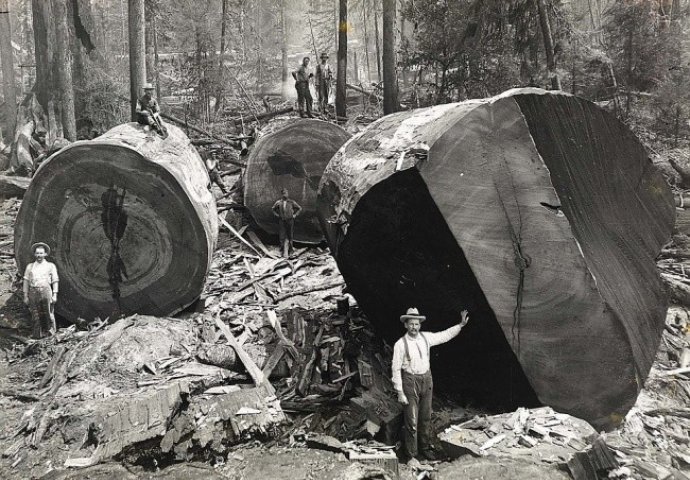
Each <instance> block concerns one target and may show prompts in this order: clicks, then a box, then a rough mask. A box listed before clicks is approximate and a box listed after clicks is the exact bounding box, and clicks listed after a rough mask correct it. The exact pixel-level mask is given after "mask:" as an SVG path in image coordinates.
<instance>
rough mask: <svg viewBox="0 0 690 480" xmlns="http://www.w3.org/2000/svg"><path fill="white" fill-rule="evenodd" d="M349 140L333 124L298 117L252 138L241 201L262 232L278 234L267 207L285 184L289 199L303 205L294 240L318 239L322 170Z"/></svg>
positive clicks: (308, 240)
mask: <svg viewBox="0 0 690 480" xmlns="http://www.w3.org/2000/svg"><path fill="white" fill-rule="evenodd" d="M349 138H350V134H349V133H347V132H346V131H345V130H343V129H342V128H340V127H339V126H337V125H334V124H332V123H329V122H324V121H322V120H298V121H295V122H292V123H290V124H289V125H288V126H286V127H284V128H282V129H280V130H278V131H276V132H274V133H271V134H269V135H266V136H265V137H262V138H261V139H260V140H259V141H257V142H256V145H255V146H254V149H253V150H252V152H251V154H250V155H249V160H248V161H247V169H246V171H245V177H244V204H245V206H246V207H247V208H248V209H249V212H250V213H251V215H252V217H253V218H254V220H255V221H256V223H257V224H258V225H259V227H261V229H262V230H264V231H265V232H268V233H271V234H274V235H277V234H278V221H277V219H276V217H275V216H274V215H273V211H272V208H273V204H274V203H275V201H276V200H278V199H279V198H280V196H281V193H280V192H281V190H282V189H283V188H287V189H288V191H289V192H290V198H292V199H293V200H295V201H296V202H297V203H299V204H300V206H301V207H302V208H303V209H304V210H303V211H302V213H301V214H300V216H299V217H297V219H296V220H295V230H294V238H295V240H296V241H298V242H304V243H319V242H321V241H322V240H323V233H322V232H321V228H320V227H319V221H318V219H317V217H316V192H317V189H318V186H319V181H320V180H321V175H322V174H323V170H324V168H326V165H327V164H328V162H329V161H330V160H331V158H332V157H333V154H334V153H335V152H337V151H338V149H339V148H340V147H341V146H342V145H343V144H344V143H345V142H346V141H347V140H348V139H349Z"/></svg>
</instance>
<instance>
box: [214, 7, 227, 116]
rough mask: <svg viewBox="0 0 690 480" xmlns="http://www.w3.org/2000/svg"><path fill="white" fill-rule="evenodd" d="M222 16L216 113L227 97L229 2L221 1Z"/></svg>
mask: <svg viewBox="0 0 690 480" xmlns="http://www.w3.org/2000/svg"><path fill="white" fill-rule="evenodd" d="M221 5H222V6H221V14H220V54H219V55H218V85H217V87H218V88H217V93H216V112H218V111H219V110H220V109H221V107H222V106H223V99H224V95H225V93H224V92H225V84H224V81H223V74H224V65H225V64H224V62H225V40H226V38H227V34H226V31H227V28H228V0H221Z"/></svg>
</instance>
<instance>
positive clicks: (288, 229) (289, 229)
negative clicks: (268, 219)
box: [278, 218, 295, 252]
mask: <svg viewBox="0 0 690 480" xmlns="http://www.w3.org/2000/svg"><path fill="white" fill-rule="evenodd" d="M294 230H295V220H294V219H292V218H290V219H287V220H283V219H282V218H281V219H280V220H278V238H279V239H280V248H281V250H282V249H284V248H285V242H288V250H289V251H290V252H292V233H293V231H294Z"/></svg>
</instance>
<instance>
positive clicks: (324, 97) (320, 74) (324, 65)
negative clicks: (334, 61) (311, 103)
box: [315, 52, 333, 114]
mask: <svg viewBox="0 0 690 480" xmlns="http://www.w3.org/2000/svg"><path fill="white" fill-rule="evenodd" d="M315 82H316V91H317V93H318V97H319V110H320V111H321V113H323V114H326V112H327V109H328V96H329V95H330V93H331V83H332V82H333V70H332V69H331V66H330V64H329V63H328V54H327V53H326V52H323V53H322V54H321V63H320V64H319V65H317V66H316V77H315Z"/></svg>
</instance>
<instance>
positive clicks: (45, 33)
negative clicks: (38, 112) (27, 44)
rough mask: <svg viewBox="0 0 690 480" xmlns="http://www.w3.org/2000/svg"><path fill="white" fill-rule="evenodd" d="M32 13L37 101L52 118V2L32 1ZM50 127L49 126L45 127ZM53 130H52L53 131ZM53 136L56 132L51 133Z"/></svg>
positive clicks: (43, 0)
mask: <svg viewBox="0 0 690 480" xmlns="http://www.w3.org/2000/svg"><path fill="white" fill-rule="evenodd" d="M31 11H32V19H33V30H34V56H35V61H36V84H35V85H34V91H35V92H36V99H37V100H38V103H39V104H40V105H41V107H43V111H44V112H45V114H46V115H47V116H48V117H50V115H51V114H52V109H53V86H54V85H55V83H54V81H53V46H54V44H55V42H54V38H55V36H54V32H53V24H52V21H51V19H52V18H53V12H52V8H51V2H47V1H45V0H32V2H31ZM46 120H47V119H46ZM45 126H46V127H47V126H48V125H47V124H46V125H45ZM51 130H52V129H51ZM50 134H51V135H54V134H55V132H54V131H51V132H50Z"/></svg>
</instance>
